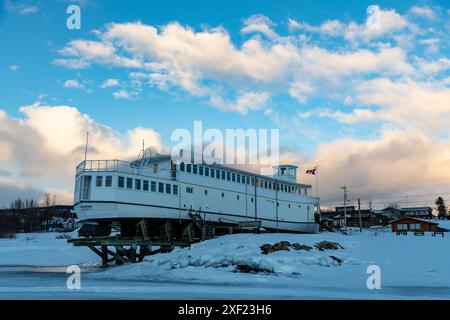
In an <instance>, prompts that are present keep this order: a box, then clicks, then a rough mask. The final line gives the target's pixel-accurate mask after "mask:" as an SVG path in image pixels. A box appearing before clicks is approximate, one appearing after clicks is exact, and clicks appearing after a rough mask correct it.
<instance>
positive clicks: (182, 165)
mask: <svg viewBox="0 0 450 320" xmlns="http://www.w3.org/2000/svg"><path fill="white" fill-rule="evenodd" d="M180 171H184V162H182V163H180Z"/></svg>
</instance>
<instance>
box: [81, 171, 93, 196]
mask: <svg viewBox="0 0 450 320" xmlns="http://www.w3.org/2000/svg"><path fill="white" fill-rule="evenodd" d="M91 180H92V176H83V180H82V187H81V198H82V199H90V198H91Z"/></svg>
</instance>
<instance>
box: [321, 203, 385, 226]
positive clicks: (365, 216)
mask: <svg viewBox="0 0 450 320" xmlns="http://www.w3.org/2000/svg"><path fill="white" fill-rule="evenodd" d="M343 208H344V207H336V208H335V211H330V212H325V213H322V221H324V222H326V223H327V224H328V225H329V226H333V227H338V228H342V227H344V226H345V220H346V219H345V218H347V226H348V227H357V228H359V226H360V223H359V214H360V213H359V211H358V210H357V209H356V208H355V206H348V207H346V209H345V211H346V213H347V214H346V217H345V216H344V209H343ZM389 220H390V216H389V215H387V214H386V213H385V212H384V211H381V210H379V211H376V210H372V209H361V226H362V227H363V228H370V227H373V226H380V225H381V226H385V225H387V224H388V222H389Z"/></svg>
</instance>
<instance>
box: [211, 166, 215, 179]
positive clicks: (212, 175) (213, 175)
mask: <svg viewBox="0 0 450 320" xmlns="http://www.w3.org/2000/svg"><path fill="white" fill-rule="evenodd" d="M214 177H215V170H214V169H213V168H211V178H214Z"/></svg>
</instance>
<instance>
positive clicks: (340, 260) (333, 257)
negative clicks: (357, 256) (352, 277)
mask: <svg viewBox="0 0 450 320" xmlns="http://www.w3.org/2000/svg"><path fill="white" fill-rule="evenodd" d="M330 258H331V259H333V260H334V261H336V262H337V263H338V264H339V265H341V264H342V259H339V258H338V257H335V256H330Z"/></svg>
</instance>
